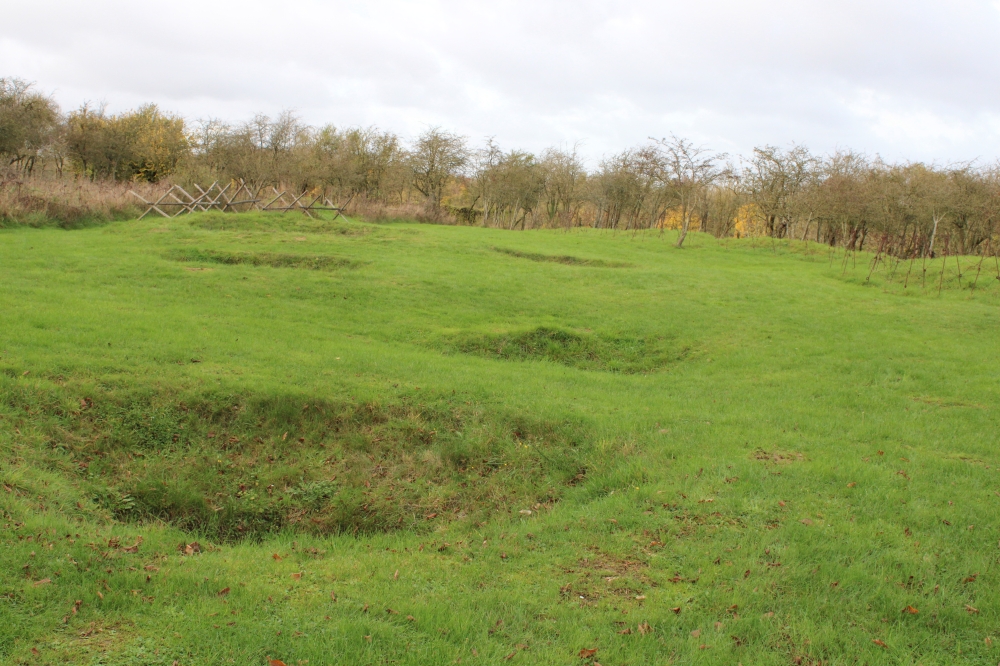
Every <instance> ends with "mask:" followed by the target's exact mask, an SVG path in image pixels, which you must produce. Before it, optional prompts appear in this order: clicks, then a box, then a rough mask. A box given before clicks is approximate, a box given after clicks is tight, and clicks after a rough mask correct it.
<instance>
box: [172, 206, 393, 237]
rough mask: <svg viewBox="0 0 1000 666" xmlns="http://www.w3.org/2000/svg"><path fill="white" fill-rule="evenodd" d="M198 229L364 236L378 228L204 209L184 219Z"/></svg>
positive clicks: (296, 216) (296, 215)
mask: <svg viewBox="0 0 1000 666" xmlns="http://www.w3.org/2000/svg"><path fill="white" fill-rule="evenodd" d="M185 219H186V221H187V223H188V224H190V225H191V226H192V227H194V228H197V229H205V230H207V231H278V232H286V233H296V234H333V235H340V236H366V235H368V234H370V233H372V232H373V231H375V230H376V229H377V227H375V226H374V225H370V224H363V223H358V222H352V221H349V220H346V219H344V218H339V219H337V220H330V219H327V218H318V217H307V216H305V215H302V214H301V213H292V214H287V213H261V212H254V213H240V214H234V213H223V212H221V211H207V212H204V213H194V214H192V215H190V216H188V217H186V218H185Z"/></svg>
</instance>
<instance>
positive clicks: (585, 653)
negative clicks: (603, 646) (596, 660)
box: [579, 648, 597, 659]
mask: <svg viewBox="0 0 1000 666" xmlns="http://www.w3.org/2000/svg"><path fill="white" fill-rule="evenodd" d="M595 654H597V648H583V649H582V650H580V654H579V657H580V659H590V658H591V657H593V656H594V655H595Z"/></svg>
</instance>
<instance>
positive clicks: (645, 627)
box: [638, 622, 653, 636]
mask: <svg viewBox="0 0 1000 666" xmlns="http://www.w3.org/2000/svg"><path fill="white" fill-rule="evenodd" d="M638 629H639V634H640V635H641V636H645V635H646V634H648V633H649V632H651V631H652V630H653V628H652V627H650V626H649V623H648V622H642V623H640V624H639V626H638Z"/></svg>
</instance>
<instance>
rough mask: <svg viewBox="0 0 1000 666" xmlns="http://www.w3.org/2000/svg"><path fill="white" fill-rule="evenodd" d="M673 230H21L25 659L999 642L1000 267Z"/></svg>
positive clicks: (2, 619) (459, 656) (416, 660)
mask: <svg viewBox="0 0 1000 666" xmlns="http://www.w3.org/2000/svg"><path fill="white" fill-rule="evenodd" d="M672 241H673V238H672V235H671V234H670V233H667V234H660V233H659V232H655V233H648V234H638V235H632V234H617V235H616V234H611V233H609V232H603V231H594V230H580V231H572V232H563V231H534V232H504V231H496V230H486V229H479V228H462V227H438V226H423V225H411V224H383V225H366V224H362V223H356V222H347V221H343V220H340V221H336V222H334V221H310V220H306V219H304V218H298V217H291V216H285V217H282V216H277V215H275V216H266V215H256V216H250V215H246V216H235V215H233V216H222V215H221V214H216V215H211V214H203V215H199V216H191V217H189V218H178V219H176V220H171V221H164V220H143V221H141V222H119V223H114V224H111V225H109V226H105V227H101V228H91V229H87V230H80V231H63V230H31V229H20V230H6V231H2V232H0V661H2V662H3V663H5V664H69V663H71V664H106V665H112V664H114V665H119V664H168V665H170V664H179V665H181V666H188V665H194V664H227V663H235V664H266V663H267V660H268V659H274V660H280V661H281V662H283V663H285V664H288V665H292V664H305V663H307V662H308V663H309V664H311V665H312V666H316V665H318V664H450V663H462V664H507V663H510V664H518V663H520V664H581V665H583V666H588V665H590V664H595V663H600V664H603V665H604V666H609V665H625V664H632V665H639V664H734V665H735V664H737V663H742V664H744V665H746V666H750V665H751V664H816V663H822V664H917V663H919V664H928V665H929V664H948V663H956V664H957V663H962V664H995V663H997V662H998V661H1000V606H998V602H1000V570H998V567H997V563H998V557H1000V524H998V520H997V517H998V515H1000V512H998V509H1000V453H998V450H997V444H998V441H997V440H998V429H997V425H998V416H997V415H998V407H1000V387H998V378H1000V355H998V349H1000V346H998V337H997V331H998V308H1000V297H998V292H1000V289H998V282H997V280H996V278H995V273H996V269H995V268H994V267H991V266H989V264H988V263H987V264H986V265H985V266H984V267H982V269H981V275H980V277H979V281H978V283H977V287H976V289H975V290H972V289H971V288H970V287H969V283H970V282H971V281H972V278H973V276H974V274H975V272H976V267H977V261H978V260H976V259H973V258H966V259H965V260H963V263H956V264H955V267H949V269H948V270H949V272H948V273H946V274H945V279H944V281H943V282H941V283H940V285H939V282H938V275H939V273H938V271H939V269H940V260H938V261H937V263H934V262H931V263H930V264H929V267H928V274H927V276H926V277H924V276H923V274H922V267H921V266H920V264H917V266H916V267H915V268H914V269H913V273H912V275H911V277H910V280H909V284H908V286H907V287H906V288H905V289H904V288H903V284H902V283H903V278H902V275H903V272H904V271H906V270H907V266H906V265H903V266H901V267H899V270H898V272H897V274H895V275H894V276H893V277H892V279H891V280H889V278H888V276H887V273H888V271H886V270H882V269H879V270H878V271H876V272H875V274H874V275H873V276H872V278H871V279H870V280H866V278H867V275H868V268H869V266H868V263H867V262H868V260H869V259H870V257H865V256H863V255H862V256H859V257H857V258H853V257H848V258H847V261H846V263H845V261H844V257H843V256H842V255H841V254H836V255H831V254H830V252H831V251H830V250H829V249H828V248H825V247H822V246H816V245H803V244H798V243H793V244H791V245H790V244H788V243H787V242H786V243H771V242H767V243H763V242H756V243H755V242H752V241H736V240H729V241H719V240H715V239H713V238H711V237H708V236H702V235H694V236H692V237H691V238H689V241H688V245H687V246H686V247H685V249H683V250H678V249H676V248H675V247H673V243H672ZM951 260H952V261H953V262H954V258H952V259H951ZM957 266H962V268H963V271H964V274H963V278H962V280H961V285H960V283H959V280H958V277H957V271H956V270H955V268H957ZM939 287H940V289H939Z"/></svg>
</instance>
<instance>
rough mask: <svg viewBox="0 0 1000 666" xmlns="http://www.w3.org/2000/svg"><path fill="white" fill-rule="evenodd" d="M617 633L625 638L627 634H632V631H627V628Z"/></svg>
mask: <svg viewBox="0 0 1000 666" xmlns="http://www.w3.org/2000/svg"><path fill="white" fill-rule="evenodd" d="M618 633H619V634H622V635H625V636H627V635H629V634H631V633H632V630H631V629H629V628H628V627H625V628H624V629H622V630H621V631H619V632H618Z"/></svg>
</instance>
